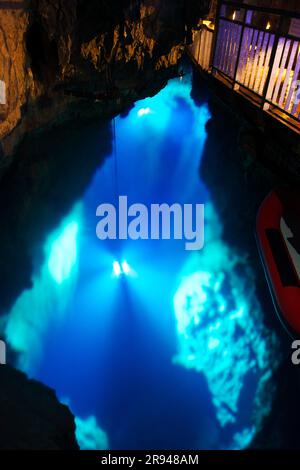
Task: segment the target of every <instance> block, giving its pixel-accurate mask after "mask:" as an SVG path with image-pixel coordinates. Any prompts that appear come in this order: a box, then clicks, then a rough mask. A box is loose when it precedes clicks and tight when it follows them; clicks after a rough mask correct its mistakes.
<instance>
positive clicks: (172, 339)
mask: <svg viewBox="0 0 300 470" xmlns="http://www.w3.org/2000/svg"><path fill="white" fill-rule="evenodd" d="M191 89H192V83H191V76H190V75H188V74H187V75H185V76H184V77H181V78H176V79H173V80H170V81H169V83H168V84H167V86H166V87H165V88H164V89H162V90H161V91H160V92H159V93H158V94H157V95H156V96H153V97H151V98H146V99H144V100H142V101H139V102H137V103H135V105H134V107H132V108H131V109H130V110H129V111H128V112H127V113H126V114H123V115H120V116H118V117H116V118H115V119H114V121H113V122H112V123H110V134H109V136H110V141H109V143H108V144H105V145H104V144H103V147H104V149H100V148H98V145H100V144H101V142H100V143H99V140H100V141H101V135H102V134H101V132H102V130H101V129H102V126H104V124H103V123H101V122H97V123H96V124H95V123H93V124H91V125H90V127H89V126H85V128H84V130H82V131H81V129H80V126H77V128H76V130H75V131H74V132H73V133H72V132H69V133H68V132H66V133H63V132H62V133H61V134H60V135H59V137H58V138H57V140H56V142H55V141H54V140H51V139H49V141H47V142H46V144H45V145H46V146H47V149H48V151H49V152H53V153H59V152H60V153H64V151H66V150H65V149H66V148H68V149H69V150H68V151H69V152H71V154H72V156H73V157H72V158H73V160H74V162H75V160H76V159H79V158H80V159H81V160H82V161H86V162H88V161H89V158H90V154H91V153H92V154H93V155H95V154H97V153H99V154H100V153H101V152H104V154H105V158H104V159H103V161H99V163H98V164H97V165H96V167H97V168H96V170H93V171H91V174H90V177H89V182H88V184H87V185H82V186H80V185H79V186H80V189H79V190H78V191H77V194H76V197H74V198H73V201H72V207H69V208H68V211H67V213H66V214H64V216H63V217H62V218H61V220H59V221H57V222H55V223H54V224H52V225H53V226H51V228H49V229H48V230H47V233H44V235H43V237H41V238H42V239H43V240H42V242H40V243H38V242H37V241H36V243H35V242H32V249H31V253H30V256H31V259H32V276H31V285H29V286H27V287H26V288H25V289H23V291H22V292H21V293H19V295H18V298H16V299H14V302H13V303H12V305H11V306H10V307H9V309H8V311H7V313H9V315H8V316H7V321H6V325H5V337H6V341H7V344H8V345H9V347H10V349H11V350H12V351H14V353H15V361H16V363H17V366H18V367H19V368H20V369H22V370H23V371H25V372H26V373H27V374H28V375H29V376H30V377H32V378H35V379H38V380H40V381H41V382H43V383H44V384H46V385H48V386H50V387H51V388H53V389H54V390H55V391H56V393H57V396H58V397H59V399H60V401H61V402H63V403H66V404H68V406H69V407H70V408H71V410H72V412H73V413H74V415H75V416H76V425H77V438H78V442H79V444H80V446H81V448H86V449H120V450H121V449H241V448H244V447H246V446H247V445H249V444H250V443H251V440H252V438H253V436H254V435H255V432H256V429H258V427H259V425H260V423H261V420H262V418H263V416H265V415H266V414H267V413H268V411H269V410H270V407H271V406H272V393H271V390H272V374H273V371H274V369H275V368H276V363H275V361H274V360H273V356H274V354H273V351H274V348H276V341H277V339H276V337H275V336H274V334H273V333H272V332H271V331H270V330H268V329H267V327H266V326H265V325H264V322H263V315H262V307H261V305H260V301H259V299H258V297H257V295H256V289H255V282H254V278H255V274H254V272H253V270H252V268H251V266H250V265H249V263H248V262H247V258H246V257H245V256H243V254H242V253H240V252H238V251H237V250H236V249H235V248H234V247H231V246H230V245H229V243H228V241H226V239H225V238H224V237H223V226H222V220H221V218H220V216H219V214H218V207H215V205H214V203H213V201H212V199H211V197H210V191H211V188H209V187H207V186H206V184H205V182H204V181H202V179H201V177H200V176H199V167H200V164H201V157H202V153H203V150H204V147H205V144H206V138H207V133H206V132H207V131H206V129H207V123H208V121H209V120H210V111H209V107H208V104H207V102H206V101H205V100H204V101H203V102H202V103H200V104H199V103H196V102H195V101H194V100H193V99H192V97H191ZM75 134H76V135H77V137H78V136H80V135H81V136H82V141H83V143H82V145H77V144H76V142H77V141H76V139H77V137H76V135H75ZM103 139H106V137H105V136H104V137H103ZM102 143H103V142H102ZM57 149H59V150H57ZM72 158H71V159H69V160H68V164H67V165H65V167H64V168H63V171H62V175H61V176H60V178H61V180H62V186H63V185H64V184H65V185H67V184H68V179H70V174H71V173H72V165H73V163H72V161H73V160H72ZM93 158H94V157H93ZM100 160H101V159H100ZM74 165H75V163H74ZM87 165H88V163H87ZM49 191H51V189H49ZM119 196H127V198H128V203H129V204H133V203H135V202H136V201H138V202H139V203H141V204H144V205H145V206H148V207H149V206H150V205H151V204H162V203H166V204H169V205H171V204H173V203H174V202H176V203H178V204H181V205H184V204H192V205H196V204H204V205H205V243H204V247H203V249H202V250H198V251H187V250H185V247H184V240H179V239H171V240H164V239H161V240H159V239H156V240H155V239H153V240H152V239H139V240H133V239H130V238H127V239H107V240H99V238H98V237H97V235H96V226H97V222H98V218H97V215H96V210H97V207H98V206H99V204H102V203H109V204H117V200H118V198H119ZM53 199H55V198H53ZM51 210H52V211H55V202H54V203H53V207H52V208H51ZM49 212H50V209H49V207H47V208H46V207H45V209H44V210H43V201H41V208H40V213H42V214H43V218H44V219H47V217H48V216H49ZM37 238H38V237H36V238H35V234H34V231H33V233H31V232H30V235H28V239H31V240H37ZM40 245H41V246H40Z"/></svg>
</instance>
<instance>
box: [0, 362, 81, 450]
mask: <svg viewBox="0 0 300 470" xmlns="http://www.w3.org/2000/svg"><path fill="white" fill-rule="evenodd" d="M0 382H1V387H0V416H1V428H0V450H72V449H73V450H78V449H79V448H78V445H77V442H76V439H75V424H74V418H73V416H72V414H71V413H70V411H69V410H68V408H67V407H66V406H64V405H62V404H60V403H59V402H58V400H57V398H56V396H55V393H54V391H52V390H50V389H49V388H48V387H46V386H44V385H42V384H40V383H39V382H36V381H34V380H29V379H27V377H26V376H25V374H23V373H22V372H19V371H16V370H14V369H12V368H11V367H9V366H7V365H2V366H0Z"/></svg>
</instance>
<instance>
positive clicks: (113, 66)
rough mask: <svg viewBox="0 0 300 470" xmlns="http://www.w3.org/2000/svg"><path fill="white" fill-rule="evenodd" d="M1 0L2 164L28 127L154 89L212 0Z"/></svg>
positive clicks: (169, 70) (173, 65)
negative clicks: (5, 92)
mask: <svg viewBox="0 0 300 470" xmlns="http://www.w3.org/2000/svg"><path fill="white" fill-rule="evenodd" d="M2 3H3V5H1V4H0V67H1V70H0V80H3V81H4V82H5V84H6V91H7V103H6V105H0V138H1V139H2V148H1V154H2V159H1V158H0V166H5V165H6V164H7V163H9V160H8V159H6V160H5V159H4V158H3V157H4V156H8V155H11V154H12V153H13V151H14V149H15V146H16V144H17V143H18V142H19V141H20V139H21V138H22V136H23V135H24V134H26V133H27V132H29V131H31V130H32V129H35V128H37V127H42V126H45V125H48V124H49V123H51V122H53V121H56V120H57V118H58V116H59V117H60V118H61V119H63V120H66V119H73V118H74V116H76V117H78V114H80V115H81V117H83V116H93V115H94V114H95V113H97V112H98V114H100V115H101V114H102V111H103V108H106V107H107V105H108V106H110V105H111V102H112V101H114V102H116V101H118V102H119V104H120V103H122V102H124V104H126V105H127V104H128V103H130V102H133V101H135V100H137V99H139V98H140V97H141V96H142V97H143V96H146V95H147V94H151V93H155V92H157V91H158V90H159V89H160V88H161V87H162V86H163V84H164V83H165V80H166V79H167V78H169V77H170V76H171V75H172V74H174V73H176V70H177V64H178V61H179V59H180V58H181V56H182V54H183V52H184V44H185V42H186V41H188V40H189V38H188V34H187V31H189V30H190V29H191V26H192V25H193V24H195V23H196V22H197V21H198V19H199V17H200V16H201V14H203V13H204V12H206V11H207V10H208V6H209V0H178V1H176V2H174V1H172V0H114V1H107V0H53V1H49V0H27V1H22V0H14V1H7V2H2ZM1 63H2V65H1ZM95 101H96V102H97V103H96V106H94V104H95ZM87 102H88V103H89V104H91V106H89V105H88V103H87ZM1 154H0V156H1Z"/></svg>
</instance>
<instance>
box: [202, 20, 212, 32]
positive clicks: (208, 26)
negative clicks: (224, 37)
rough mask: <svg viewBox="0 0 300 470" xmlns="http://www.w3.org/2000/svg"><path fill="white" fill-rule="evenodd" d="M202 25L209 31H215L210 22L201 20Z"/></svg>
mask: <svg viewBox="0 0 300 470" xmlns="http://www.w3.org/2000/svg"><path fill="white" fill-rule="evenodd" d="M202 24H204V26H206V27H207V28H209V29H211V30H214V29H215V25H214V24H213V23H212V22H211V21H210V20H203V21H202Z"/></svg>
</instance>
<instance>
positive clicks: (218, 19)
mask: <svg viewBox="0 0 300 470" xmlns="http://www.w3.org/2000/svg"><path fill="white" fill-rule="evenodd" d="M221 7H222V0H217V12H216V21H215V31H214V39H213V46H212V53H211V57H210V60H211V67H212V68H213V67H214V62H215V54H216V48H217V41H218V33H219V24H220V14H221Z"/></svg>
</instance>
